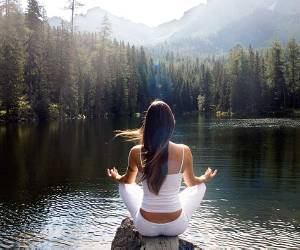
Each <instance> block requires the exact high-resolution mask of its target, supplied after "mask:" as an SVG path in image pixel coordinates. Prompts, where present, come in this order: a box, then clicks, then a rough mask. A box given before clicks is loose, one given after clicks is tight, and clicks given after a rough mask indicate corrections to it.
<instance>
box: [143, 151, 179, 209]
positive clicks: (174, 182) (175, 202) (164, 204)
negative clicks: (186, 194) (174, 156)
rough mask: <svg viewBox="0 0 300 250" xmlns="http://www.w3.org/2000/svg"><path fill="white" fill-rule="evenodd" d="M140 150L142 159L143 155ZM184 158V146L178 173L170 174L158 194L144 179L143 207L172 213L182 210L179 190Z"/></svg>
mask: <svg viewBox="0 0 300 250" xmlns="http://www.w3.org/2000/svg"><path fill="white" fill-rule="evenodd" d="M141 153H142V152H141V151H140V161H141V164H142V157H141ZM183 159H184V148H183V147H182V160H181V165H180V169H179V172H178V173H176V174H168V175H167V176H166V178H165V180H164V182H163V184H162V186H161V188H160V190H159V193H158V195H156V194H154V193H152V192H150V190H149V188H148V184H147V180H144V181H143V190H144V196H143V201H142V205H141V208H142V209H143V210H144V211H146V212H152V213H172V212H175V211H178V210H180V209H181V208H182V207H181V203H180V200H179V190H180V186H181V179H182V173H181V169H182V165H183Z"/></svg>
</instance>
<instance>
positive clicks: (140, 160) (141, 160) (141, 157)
mask: <svg viewBox="0 0 300 250" xmlns="http://www.w3.org/2000/svg"><path fill="white" fill-rule="evenodd" d="M140 163H141V166H142V167H143V161H142V146H141V147H140Z"/></svg>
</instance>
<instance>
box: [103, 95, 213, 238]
mask: <svg viewBox="0 0 300 250" xmlns="http://www.w3.org/2000/svg"><path fill="white" fill-rule="evenodd" d="M174 127H175V119H174V115H173V113H172V111H171V109H170V107H169V106H168V105H167V104H166V103H165V102H163V101H158V100H156V101H154V102H152V103H151V105H150V106H149V108H148V110H147V113H146V116H145V118H144V121H143V124H142V127H141V128H140V129H137V130H125V131H119V132H118V134H117V136H124V137H127V138H129V139H130V140H138V141H139V143H140V144H139V145H137V146H134V147H133V148H132V149H131V150H130V152H129V156H128V168H127V171H126V173H125V174H124V175H119V173H118V171H117V169H116V168H112V169H107V175H108V177H109V178H111V179H112V180H114V181H117V182H119V192H120V196H121V198H122V200H123V201H124V203H125V205H126V207H127V209H128V210H129V212H130V214H131V216H132V218H133V222H134V225H135V227H136V229H137V230H138V232H139V233H140V234H142V235H144V236H158V235H166V236H176V235H179V234H182V233H183V232H184V231H185V230H186V229H187V227H188V224H189V220H190V219H191V217H192V214H193V213H194V211H195V210H196V209H197V208H198V207H199V206H200V203H201V201H202V199H203V196H204V194H205V190H206V186H205V184H204V183H205V182H208V181H210V180H211V179H212V178H213V177H214V176H215V175H216V173H217V170H215V171H212V170H211V169H210V168H208V169H207V170H206V172H205V174H204V175H202V176H200V177H196V176H195V175H194V172H193V160H192V153H191V150H190V148H189V147H188V146H186V145H184V144H176V143H173V142H171V141H170V139H171V136H172V134H173V131H174ZM137 176H140V177H141V178H140V181H141V182H142V187H141V186H139V185H138V184H137V183H136V177H137ZM182 176H183V178H184V182H185V184H186V185H187V187H186V188H185V189H184V190H183V191H181V192H180V186H181V179H182Z"/></svg>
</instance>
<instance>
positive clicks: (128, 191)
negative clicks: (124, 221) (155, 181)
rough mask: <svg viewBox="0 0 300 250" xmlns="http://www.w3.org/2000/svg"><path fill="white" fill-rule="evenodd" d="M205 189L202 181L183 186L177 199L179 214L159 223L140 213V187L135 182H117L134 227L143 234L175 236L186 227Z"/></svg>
mask: <svg viewBox="0 0 300 250" xmlns="http://www.w3.org/2000/svg"><path fill="white" fill-rule="evenodd" d="M205 191H206V186H205V184H204V183H202V184H200V185H195V186H192V187H187V188H185V189H184V190H183V191H181V192H180V193H179V199H180V202H181V206H182V213H181V215H180V216H179V217H178V218H177V219H176V220H174V221H171V222H168V223H162V224H159V223H153V222H150V221H148V220H146V219H145V218H144V217H143V216H142V215H141V214H140V207H141V204H142V199H143V189H142V187H140V186H139V185H137V184H136V183H134V184H123V183H120V184H119V193H120V196H121V198H122V200H123V201H124V203H125V205H126V207H127V209H128V210H129V213H130V214H131V216H132V218H133V222H134V225H135V227H136V229H137V230H138V232H139V233H140V234H141V235H144V236H158V235H166V236H176V235H179V234H182V233H183V232H184V231H185V230H186V229H187V227H188V224H189V220H190V219H191V217H192V215H193V213H194V211H195V210H196V209H197V208H198V207H199V206H200V203H201V201H202V199H203V197H204V194H205Z"/></svg>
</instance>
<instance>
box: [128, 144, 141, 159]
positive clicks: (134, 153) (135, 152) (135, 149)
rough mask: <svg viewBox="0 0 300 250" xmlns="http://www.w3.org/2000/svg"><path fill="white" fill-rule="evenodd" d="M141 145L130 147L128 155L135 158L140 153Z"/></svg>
mask: <svg viewBox="0 0 300 250" xmlns="http://www.w3.org/2000/svg"><path fill="white" fill-rule="evenodd" d="M141 147H142V145H135V146H133V147H132V148H131V149H130V155H131V157H133V158H135V159H136V158H137V157H138V156H139V154H140V150H141Z"/></svg>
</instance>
